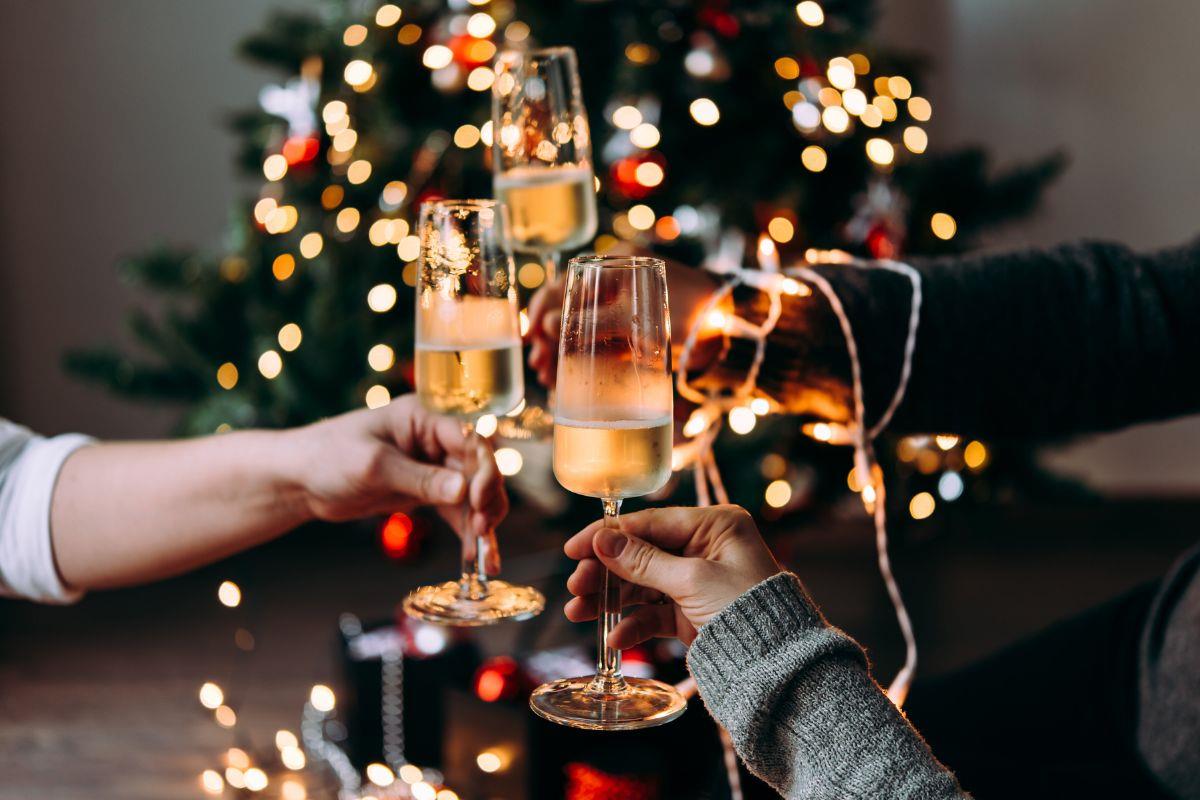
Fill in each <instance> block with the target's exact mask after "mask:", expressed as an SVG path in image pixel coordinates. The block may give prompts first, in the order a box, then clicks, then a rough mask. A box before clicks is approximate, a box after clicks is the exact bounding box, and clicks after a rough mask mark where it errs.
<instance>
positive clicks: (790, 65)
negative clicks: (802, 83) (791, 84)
mask: <svg viewBox="0 0 1200 800" xmlns="http://www.w3.org/2000/svg"><path fill="white" fill-rule="evenodd" d="M775 74H776V75H778V76H779V77H781V78H783V79H784V80H785V81H792V80H795V79H796V78H799V77H800V65H799V64H798V63H796V59H794V58H791V57H790V56H783V57H782V58H777V59H775Z"/></svg>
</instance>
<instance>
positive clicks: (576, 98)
mask: <svg viewBox="0 0 1200 800" xmlns="http://www.w3.org/2000/svg"><path fill="white" fill-rule="evenodd" d="M492 131H493V134H492V141H493V145H492V166H493V169H494V171H495V181H494V186H495V191H496V199H498V200H499V201H500V202H501V203H503V204H505V205H507V206H508V208H509V215H510V219H511V222H512V225H511V227H510V230H509V236H510V237H511V241H512V244H513V247H514V249H517V250H520V251H522V252H530V253H536V254H537V255H538V257H539V258H540V259H541V261H542V263H543V265H544V266H545V270H546V278H547V280H553V279H554V278H555V276H556V274H557V271H558V270H557V268H558V258H559V254H560V253H562V252H564V251H568V250H575V249H578V248H580V247H583V246H584V245H586V244H587V243H588V242H590V241H591V240H592V237H593V236H595V235H596V190H595V185H594V184H595V177H594V174H593V171H592V142H591V134H590V133H589V132H588V124H587V115H586V114H585V112H584V109H583V94H582V92H581V91H580V89H579V69H578V67H577V66H576V58H575V51H574V50H573V49H572V48H570V47H553V48H549V49H545V50H530V51H525V52H521V51H516V50H506V51H505V52H503V53H501V54H500V56H499V58H497V59H496V80H495V81H494V82H493V84H492Z"/></svg>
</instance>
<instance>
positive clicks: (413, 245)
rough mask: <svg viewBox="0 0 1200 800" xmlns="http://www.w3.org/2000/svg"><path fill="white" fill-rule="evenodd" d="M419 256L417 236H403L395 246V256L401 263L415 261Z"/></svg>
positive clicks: (419, 247) (419, 249) (419, 246)
mask: <svg viewBox="0 0 1200 800" xmlns="http://www.w3.org/2000/svg"><path fill="white" fill-rule="evenodd" d="M420 254H421V239H420V238H419V237H417V236H405V237H404V238H403V239H401V240H400V241H399V242H398V243H397V244H396V255H398V256H400V259H401V260H402V261H416V259H417V256H419V255H420Z"/></svg>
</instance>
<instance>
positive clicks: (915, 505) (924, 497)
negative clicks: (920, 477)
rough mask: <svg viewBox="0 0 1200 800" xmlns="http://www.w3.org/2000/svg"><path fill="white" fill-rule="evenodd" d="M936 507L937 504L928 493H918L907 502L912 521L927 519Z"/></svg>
mask: <svg viewBox="0 0 1200 800" xmlns="http://www.w3.org/2000/svg"><path fill="white" fill-rule="evenodd" d="M936 507H937V503H936V502H935V501H934V499H933V495H931V494H930V493H929V492H918V493H917V494H915V495H913V498H912V500H909V501H908V513H909V514H911V515H912V518H913V519H928V518H929V517H930V516H932V514H933V510H934V508H936Z"/></svg>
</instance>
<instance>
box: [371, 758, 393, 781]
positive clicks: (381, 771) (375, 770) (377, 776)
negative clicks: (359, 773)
mask: <svg viewBox="0 0 1200 800" xmlns="http://www.w3.org/2000/svg"><path fill="white" fill-rule="evenodd" d="M367 780H369V781H370V782H371V783H373V784H375V785H376V786H391V785H392V784H393V783H395V781H396V776H395V775H394V774H393V773H392V771H391V769H389V768H388V767H387V766H386V765H384V764H378V763H376V764H367Z"/></svg>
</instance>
